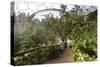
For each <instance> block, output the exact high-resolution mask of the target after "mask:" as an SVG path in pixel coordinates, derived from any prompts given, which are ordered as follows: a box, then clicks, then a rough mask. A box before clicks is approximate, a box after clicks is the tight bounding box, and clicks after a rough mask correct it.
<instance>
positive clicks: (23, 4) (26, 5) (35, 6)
mask: <svg viewBox="0 0 100 67" xmlns="http://www.w3.org/2000/svg"><path fill="white" fill-rule="evenodd" d="M60 5H61V4H58V3H40V2H32V1H15V12H16V15H18V14H19V13H25V14H26V15H27V14H32V13H34V12H36V11H38V10H42V9H47V8H56V9H60ZM65 5H67V4H65ZM72 8H73V5H67V9H66V11H69V10H71V9H72ZM48 13H53V16H55V17H56V16H59V12H55V11H45V12H41V13H39V14H37V15H36V16H35V17H36V18H43V17H44V16H42V15H43V14H48Z"/></svg>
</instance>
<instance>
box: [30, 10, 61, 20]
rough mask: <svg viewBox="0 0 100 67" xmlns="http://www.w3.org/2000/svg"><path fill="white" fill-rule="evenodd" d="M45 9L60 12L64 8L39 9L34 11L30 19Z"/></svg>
mask: <svg viewBox="0 0 100 67" xmlns="http://www.w3.org/2000/svg"><path fill="white" fill-rule="evenodd" d="M44 11H58V12H60V11H62V10H61V9H55V8H51V9H43V10H39V11H36V12H34V13H33V14H32V15H31V16H30V17H29V19H30V20H31V19H32V18H34V17H35V15H36V14H38V13H40V12H44Z"/></svg>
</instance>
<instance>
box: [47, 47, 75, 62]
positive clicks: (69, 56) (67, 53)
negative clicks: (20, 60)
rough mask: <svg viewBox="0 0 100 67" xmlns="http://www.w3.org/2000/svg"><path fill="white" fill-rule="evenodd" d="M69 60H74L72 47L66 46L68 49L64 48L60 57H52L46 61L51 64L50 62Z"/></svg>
mask: <svg viewBox="0 0 100 67" xmlns="http://www.w3.org/2000/svg"><path fill="white" fill-rule="evenodd" d="M69 62H74V58H73V53H72V50H71V48H66V50H64V52H63V53H62V54H61V55H60V56H59V57H58V58H56V59H51V60H49V61H47V62H46V63H47V64H50V63H69Z"/></svg>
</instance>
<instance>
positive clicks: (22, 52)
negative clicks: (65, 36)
mask: <svg viewBox="0 0 100 67" xmlns="http://www.w3.org/2000/svg"><path fill="white" fill-rule="evenodd" d="M54 46H60V45H47V46H40V47H35V48H31V49H29V50H26V51H20V52H17V53H15V54H14V57H16V56H19V55H23V54H25V53H28V52H32V51H34V50H37V49H40V48H46V47H54Z"/></svg>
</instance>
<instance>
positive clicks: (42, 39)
mask: <svg viewBox="0 0 100 67" xmlns="http://www.w3.org/2000/svg"><path fill="white" fill-rule="evenodd" d="M94 16H95V15H94ZM87 17H88V18H85V15H78V14H77V11H76V12H75V11H74V12H73V11H70V12H69V13H68V14H67V15H63V16H61V17H60V18H58V17H56V18H55V17H53V16H49V15H48V16H47V17H46V18H45V19H42V20H41V21H40V20H39V19H35V20H33V21H31V22H21V23H19V24H15V25H16V28H15V53H16V52H19V51H23V50H24V51H25V50H27V49H30V48H34V47H39V46H43V45H56V44H57V41H56V38H58V37H61V38H63V39H64V41H67V39H70V40H72V41H73V45H72V50H73V57H74V60H75V61H92V60H96V59H97V18H96V17H95V18H93V19H92V20H91V17H90V16H88V15H87ZM19 28H20V29H19ZM39 51H40V52H39V53H38V52H36V51H34V52H33V53H35V54H33V53H32V52H31V53H29V54H28V55H27V56H24V57H22V58H23V60H15V62H16V65H20V64H33V63H41V62H43V61H46V59H48V58H52V57H54V56H55V57H56V56H58V55H59V53H60V52H59V48H53V47H52V49H51V47H48V48H42V49H39ZM41 51H43V52H42V53H41ZM37 53H38V54H37ZM36 54H37V55H36ZM42 54H43V55H42ZM52 55H53V56H52ZM38 56H42V57H38ZM18 58H20V57H17V59H18ZM39 58H42V59H43V60H41V61H38V59H39Z"/></svg>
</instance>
